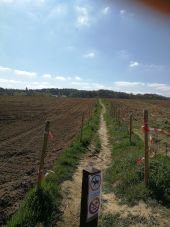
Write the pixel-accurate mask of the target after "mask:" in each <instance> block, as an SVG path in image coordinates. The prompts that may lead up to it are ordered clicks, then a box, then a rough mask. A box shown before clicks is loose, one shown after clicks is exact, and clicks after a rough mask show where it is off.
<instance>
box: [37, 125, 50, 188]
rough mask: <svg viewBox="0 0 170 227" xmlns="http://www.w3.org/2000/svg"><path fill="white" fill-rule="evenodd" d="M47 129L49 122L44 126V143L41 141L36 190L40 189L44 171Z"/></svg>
mask: <svg viewBox="0 0 170 227" xmlns="http://www.w3.org/2000/svg"><path fill="white" fill-rule="evenodd" d="M49 129H50V122H49V121H47V122H46V124H45V131H44V141H43V147H42V152H41V158H40V166H39V171H38V185H37V187H38V188H40V187H41V181H42V176H43V169H44V158H45V155H46V150H47V143H48V134H49Z"/></svg>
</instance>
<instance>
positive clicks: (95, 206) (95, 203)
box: [89, 197, 100, 214]
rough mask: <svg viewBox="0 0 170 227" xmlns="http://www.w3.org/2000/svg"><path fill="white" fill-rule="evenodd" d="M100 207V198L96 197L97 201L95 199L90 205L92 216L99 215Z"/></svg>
mask: <svg viewBox="0 0 170 227" xmlns="http://www.w3.org/2000/svg"><path fill="white" fill-rule="evenodd" d="M99 207H100V199H99V198H98V197H96V198H95V199H93V200H92V201H91V202H90V205H89V213H90V214H95V213H97V211H98V210H99Z"/></svg>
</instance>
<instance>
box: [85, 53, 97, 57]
mask: <svg viewBox="0 0 170 227" xmlns="http://www.w3.org/2000/svg"><path fill="white" fill-rule="evenodd" d="M84 57H85V58H95V53H94V52H89V53H87V54H84Z"/></svg>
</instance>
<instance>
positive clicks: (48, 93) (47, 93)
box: [0, 88, 169, 100]
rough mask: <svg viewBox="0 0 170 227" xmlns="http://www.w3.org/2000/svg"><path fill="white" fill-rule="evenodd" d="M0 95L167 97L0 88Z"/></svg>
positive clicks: (51, 89) (105, 91) (163, 98)
mask: <svg viewBox="0 0 170 227" xmlns="http://www.w3.org/2000/svg"><path fill="white" fill-rule="evenodd" d="M0 95H1V96H3V95H6V96H7V95H8V96H42V95H43V96H56V97H75V98H76V97H77V98H118V99H158V100H165V99H169V98H167V97H164V96H161V95H157V94H150V93H149V94H133V93H130V94H129V93H125V92H117V91H111V90H98V91H86V90H78V89H70V88H63V89H59V88H44V89H28V88H26V89H22V90H20V89H7V88H6V89H5V88H0Z"/></svg>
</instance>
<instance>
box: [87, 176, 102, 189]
mask: <svg viewBox="0 0 170 227" xmlns="http://www.w3.org/2000/svg"><path fill="white" fill-rule="evenodd" d="M100 184H101V176H100V175H95V176H93V177H92V179H91V182H90V186H91V189H92V191H96V190H98V189H99V188H100Z"/></svg>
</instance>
